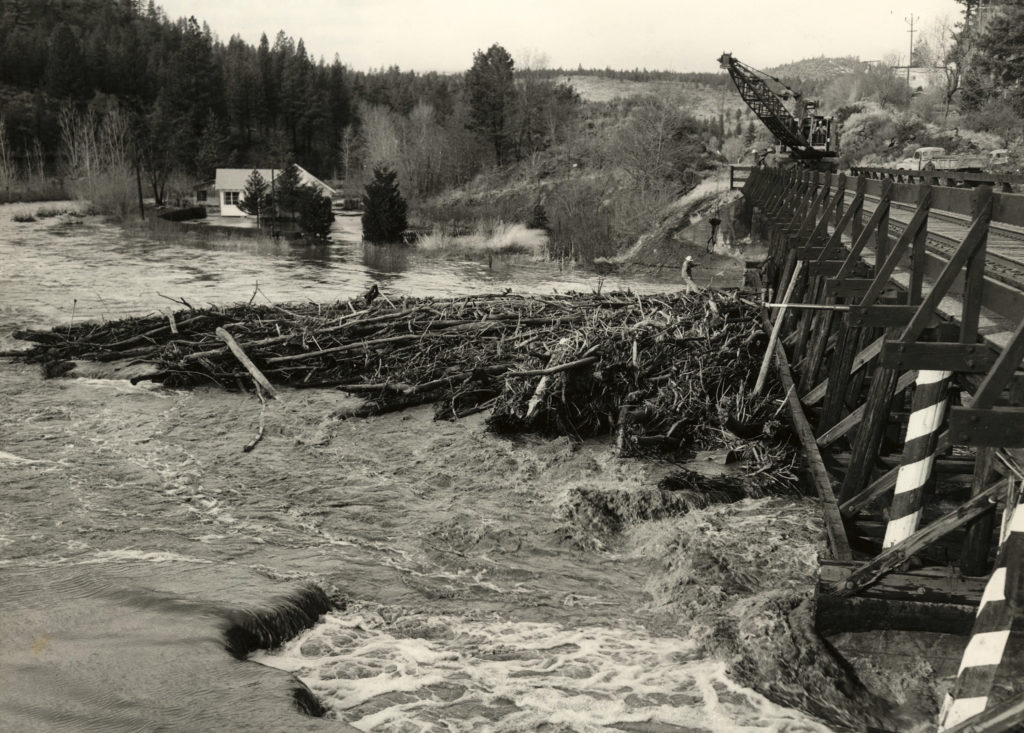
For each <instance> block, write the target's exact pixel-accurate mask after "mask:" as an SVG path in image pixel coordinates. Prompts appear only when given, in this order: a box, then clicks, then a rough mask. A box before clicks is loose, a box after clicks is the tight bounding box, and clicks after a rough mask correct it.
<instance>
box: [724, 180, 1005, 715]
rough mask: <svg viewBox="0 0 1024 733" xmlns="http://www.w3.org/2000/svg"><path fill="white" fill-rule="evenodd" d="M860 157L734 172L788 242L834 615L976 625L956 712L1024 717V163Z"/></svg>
mask: <svg viewBox="0 0 1024 733" xmlns="http://www.w3.org/2000/svg"><path fill="white" fill-rule="evenodd" d="M852 173H853V175H846V174H829V173H822V172H813V171H808V170H801V169H795V168H793V169H781V168H754V169H749V170H747V169H735V170H733V171H732V174H731V180H732V185H733V186H734V187H740V186H742V188H743V193H744V206H745V212H744V214H745V216H749V217H750V221H751V229H752V232H754V233H755V236H756V235H760V237H761V238H762V240H763V241H766V242H767V243H768V244H769V255H768V259H767V260H766V263H765V266H764V268H763V273H764V280H763V287H764V290H765V292H766V295H767V298H766V299H767V300H768V301H769V306H770V307H769V308H767V309H766V311H767V313H768V319H769V320H774V323H769V324H767V325H769V326H771V327H772V329H773V337H774V336H775V335H776V334H777V335H778V338H777V340H776V339H775V338H773V340H772V342H771V344H770V345H769V349H770V350H773V352H774V358H775V360H776V364H777V366H778V368H779V373H780V375H781V377H782V380H783V385H784V387H786V388H787V389H789V396H788V397H787V401H788V402H789V405H790V410H791V413H792V414H793V417H794V423H795V424H796V427H797V432H798V433H799V434H800V437H801V441H802V442H803V445H804V449H805V450H804V452H805V455H806V457H807V460H808V464H809V468H810V473H811V475H812V477H813V479H814V483H815V486H816V488H817V490H818V493H819V496H820V499H821V504H822V515H823V518H824V523H825V528H826V532H827V535H828V538H829V548H830V555H831V556H830V557H829V558H828V559H826V560H824V561H823V562H822V568H821V574H820V579H819V589H818V591H819V592H818V626H819V630H821V631H822V632H823V633H826V634H827V633H831V632H838V631H858V630H860V631H865V630H871V629H899V630H907V631H925V632H943V633H953V634H961V635H964V636H965V637H967V638H968V639H969V640H967V641H966V644H965V649H964V653H963V660H962V663H961V665H960V671H959V674H958V677H957V681H956V684H955V687H954V689H953V691H952V693H951V695H950V697H949V699H948V700H947V702H946V705H945V706H944V710H943V713H942V716H941V720H940V721H939V729H940V730H943V731H961V730H974V731H982V730H985V731H989V730H991V731H994V730H1006V729H1008V728H1009V727H1011V726H1013V725H1015V724H1017V723H1020V722H1022V721H1024V687H1022V683H1021V681H1020V680H1017V679H1014V676H1015V675H1016V674H1017V673H1016V672H1014V671H1013V669H1012V667H1013V666H1014V664H1016V666H1017V669H1018V670H1019V668H1020V663H1021V662H1020V658H1021V657H1022V656H1024V655H1022V654H1021V650H1022V649H1024V643H1022V641H1021V637H1022V635H1024V630H1022V629H1021V620H1022V618H1021V617H1022V615H1024V614H1022V609H1024V552H1022V551H1024V503H1022V502H1024V497H1022V494H1024V492H1022V487H1024V371H1022V370H1021V364H1022V360H1024V195H1021V194H1017V193H1013V192H1012V190H1013V189H1012V187H1013V186H1017V185H1019V184H1020V183H1021V180H1022V179H1020V177H1012V176H968V175H966V174H964V175H959V176H957V175H953V174H949V175H952V177H953V178H954V179H955V180H950V179H949V175H947V174H944V173H938V174H936V173H935V172H922V173H915V172H910V171H897V172H893V171H887V170H885V169H855V170H854V171H852ZM936 175H938V176H941V178H937V177H936ZM950 183H953V184H956V185H943V184H950ZM1015 621H1016V623H1017V628H1016V629H1014V622H1015ZM1014 632H1016V633H1014ZM1014 650H1016V651H1014Z"/></svg>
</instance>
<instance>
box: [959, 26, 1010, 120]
mask: <svg viewBox="0 0 1024 733" xmlns="http://www.w3.org/2000/svg"><path fill="white" fill-rule="evenodd" d="M991 12H992V13H993V15H992V17H991V19H990V20H989V21H988V23H987V25H986V27H985V31H984V32H983V33H981V34H980V35H979V36H978V38H977V46H976V55H975V57H974V59H973V65H972V68H971V70H970V73H969V74H968V75H967V78H965V79H964V106H965V107H967V108H968V109H972V108H975V109H976V108H979V107H981V106H983V105H984V104H985V102H987V101H989V100H991V99H993V98H999V97H1002V98H1003V99H1005V100H1006V101H1007V102H1008V103H1009V105H1010V106H1011V107H1012V108H1013V111H1014V112H1016V113H1017V114H1018V115H1024V89H1022V88H1021V85H1020V80H1021V79H1022V78H1024V7H1021V6H1005V7H1000V8H999V9H998V10H993V11H991Z"/></svg>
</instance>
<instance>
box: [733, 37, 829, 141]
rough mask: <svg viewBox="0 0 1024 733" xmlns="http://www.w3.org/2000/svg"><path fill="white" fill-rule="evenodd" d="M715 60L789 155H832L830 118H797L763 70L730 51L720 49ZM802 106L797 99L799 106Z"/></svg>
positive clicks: (802, 107) (802, 108) (803, 107)
mask: <svg viewBox="0 0 1024 733" xmlns="http://www.w3.org/2000/svg"><path fill="white" fill-rule="evenodd" d="M718 63H719V64H720V65H721V67H722V68H723V69H725V70H726V71H728V72H729V76H730V77H731V78H732V80H733V83H734V84H736V89H737V90H739V93H740V97H742V98H743V101H744V102H746V104H747V106H748V107H750V109H751V111H752V112H753V113H754V114H755V115H757V117H758V119H760V120H761V122H763V123H764V125H765V127H767V128H768V129H769V131H771V133H772V135H774V136H775V139H776V140H778V141H779V142H780V143H782V144H783V145H785V146H786V147H787V148H789V150H790V153H791V154H792V155H793V157H795V158H799V159H811V160H813V159H818V158H826V157H832V156H834V155H835V151H833V150H831V120H826V119H825V118H824V117H821V116H811V117H807V118H803V119H797V117H796V116H794V115H793V113H792V112H790V111H789V110H788V109H787V108H786V106H785V105H784V104H783V103H782V99H781V98H780V97H779V95H778V94H776V93H775V92H774V91H773V90H772V88H771V87H769V86H768V84H767V82H766V81H765V79H764V77H766V76H767V75H766V74H764V72H761V71H758V70H757V69H754V68H752V67H750V66H747V65H746V64H744V63H743V62H741V61H739V60H738V59H736V58H735V57H733V55H732V54H730V53H723V54H722V55H721V57H720V58H719V59H718ZM770 78H771V77H770ZM797 96H799V95H797ZM805 108H806V106H805V105H804V103H803V102H801V103H800V109H801V110H804V109H805ZM809 138H810V139H809Z"/></svg>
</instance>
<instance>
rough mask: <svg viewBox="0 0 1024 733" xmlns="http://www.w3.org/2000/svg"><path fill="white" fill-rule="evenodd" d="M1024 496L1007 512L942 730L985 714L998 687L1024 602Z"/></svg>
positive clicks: (945, 706) (946, 704) (946, 705)
mask: <svg viewBox="0 0 1024 733" xmlns="http://www.w3.org/2000/svg"><path fill="white" fill-rule="evenodd" d="M1011 480H1012V479H1011ZM1022 493H1024V492H1022ZM1020 498H1021V497H1018V501H1017V502H1016V503H1015V504H1014V506H1013V507H1012V508H1011V507H1007V509H1006V511H1007V515H1008V516H1007V520H1006V522H1005V523H1004V529H1003V534H1002V537H1001V541H1000V544H999V551H998V553H997V554H996V564H995V569H994V570H993V571H992V575H991V576H990V577H989V579H988V583H986V584H985V591H984V593H983V594H982V596H981V604H980V605H979V606H978V615H977V616H976V617H975V619H974V628H973V629H972V630H971V640H970V641H969V642H968V643H967V648H966V649H964V656H963V659H962V660H961V662H960V672H959V673H958V674H957V678H956V686H955V687H954V688H953V691H952V693H950V695H948V696H947V697H946V700H945V702H944V704H943V706H942V713H941V715H940V717H939V730H940V731H946V730H949V729H950V728H954V727H956V726H957V725H959V724H960V723H962V722H963V721H965V720H968V719H969V718H972V717H974V716H975V715H978V714H979V713H981V712H984V710H985V708H986V707H987V706H988V701H989V695H990V694H991V691H992V683H993V682H994V681H995V677H996V673H997V672H998V670H999V664H1000V662H1002V660H1003V652H1004V651H1005V650H1006V644H1007V642H1008V641H1009V639H1010V632H1011V631H1012V629H1013V619H1014V616H1015V615H1016V614H1017V613H1019V612H1020V609H1021V605H1022V604H1024V577H1022V576H1024V565H1022V558H1024V502H1021V501H1020V500H1019V499H1020Z"/></svg>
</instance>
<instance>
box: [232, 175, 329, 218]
mask: <svg viewBox="0 0 1024 733" xmlns="http://www.w3.org/2000/svg"><path fill="white" fill-rule="evenodd" d="M296 168H298V169H299V179H300V180H301V181H302V184H303V185H304V186H314V187H316V188H319V189H320V191H321V192H322V193H323V194H324V195H325V196H327V197H328V198H331V197H333V196H334V194H335V193H336V192H335V190H334V189H333V188H331V187H330V186H328V185H327V184H326V183H324V182H323V181H321V180H320V179H319V178H317V177H316V176H314V175H313V174H312V173H310V172H309V171H307V170H306V169H305V168H303V167H302V166H301V165H298V166H296ZM256 170H257V171H259V174H260V175H261V176H263V180H265V181H266V182H267V185H268V186H271V187H272V186H273V183H274V180H275V179H276V178H277V177H278V176H280V175H281V170H280V169H276V168H257V169H256ZM252 171H253V169H252V168H218V169H217V176H216V178H215V180H214V184H213V188H214V190H215V191H216V192H217V198H218V200H219V201H220V215H221V216H246V214H245V212H244V211H242V210H241V209H240V208H238V202H239V201H240V200H241V199H242V198H244V196H243V192H244V191H245V182H246V180H247V179H248V178H249V176H250V175H251V174H252Z"/></svg>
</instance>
